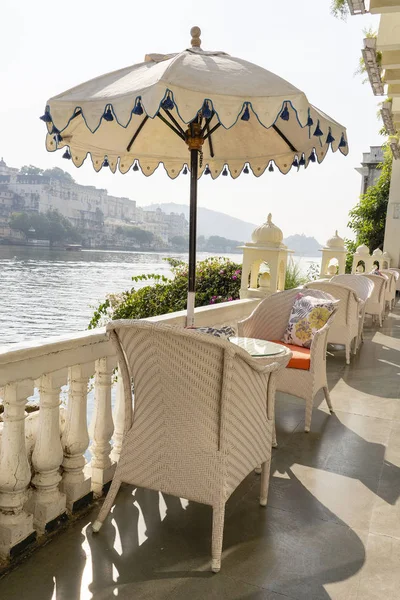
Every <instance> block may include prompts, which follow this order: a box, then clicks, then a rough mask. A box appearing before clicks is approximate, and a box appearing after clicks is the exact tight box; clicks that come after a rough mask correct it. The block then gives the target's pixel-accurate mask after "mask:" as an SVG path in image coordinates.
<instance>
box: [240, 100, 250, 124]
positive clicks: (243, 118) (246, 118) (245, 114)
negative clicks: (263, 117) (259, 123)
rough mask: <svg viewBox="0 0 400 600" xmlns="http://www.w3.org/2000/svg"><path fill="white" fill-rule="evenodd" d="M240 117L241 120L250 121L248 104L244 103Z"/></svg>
mask: <svg viewBox="0 0 400 600" xmlns="http://www.w3.org/2000/svg"><path fill="white" fill-rule="evenodd" d="M240 118H241V120H242V121H250V111H249V105H248V104H246V108H245V109H244V112H243V114H242V116H241V117H240Z"/></svg>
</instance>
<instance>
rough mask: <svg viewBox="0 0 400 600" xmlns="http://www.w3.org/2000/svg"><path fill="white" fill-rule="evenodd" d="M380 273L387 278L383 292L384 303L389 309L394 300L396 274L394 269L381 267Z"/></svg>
mask: <svg viewBox="0 0 400 600" xmlns="http://www.w3.org/2000/svg"><path fill="white" fill-rule="evenodd" d="M381 273H383V274H384V275H386V277H388V278H389V281H388V284H387V286H386V292H385V300H386V303H387V304H389V310H391V309H392V308H393V306H394V303H395V300H396V281H397V278H396V275H395V272H394V271H391V270H390V269H381Z"/></svg>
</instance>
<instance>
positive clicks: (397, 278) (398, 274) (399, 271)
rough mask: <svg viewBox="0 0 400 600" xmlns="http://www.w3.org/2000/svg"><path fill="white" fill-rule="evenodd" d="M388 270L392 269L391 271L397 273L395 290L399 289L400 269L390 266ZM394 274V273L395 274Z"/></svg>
mask: <svg viewBox="0 0 400 600" xmlns="http://www.w3.org/2000/svg"><path fill="white" fill-rule="evenodd" d="M389 271H392V273H395V274H396V273H397V277H396V291H397V292H398V291H400V269H397V268H396V267H391V268H390V269H389ZM395 276H396V275H395Z"/></svg>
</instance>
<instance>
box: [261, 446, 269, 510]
mask: <svg viewBox="0 0 400 600" xmlns="http://www.w3.org/2000/svg"><path fill="white" fill-rule="evenodd" d="M270 470H271V457H269V459H268V460H266V461H265V463H263V464H262V471H261V491H260V506H267V499H268V488H269V475H270Z"/></svg>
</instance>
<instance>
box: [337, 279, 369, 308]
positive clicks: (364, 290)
mask: <svg viewBox="0 0 400 600" xmlns="http://www.w3.org/2000/svg"><path fill="white" fill-rule="evenodd" d="M331 282H332V283H339V284H340V285H345V286H346V287H348V288H351V289H352V290H354V291H355V293H356V294H357V296H358V297H359V298H360V299H361V300H363V301H364V302H365V301H366V300H368V298H370V297H371V294H372V292H373V291H374V284H373V283H372V281H370V280H369V279H367V278H366V277H360V276H359V275H334V276H333V277H332V279H331Z"/></svg>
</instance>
